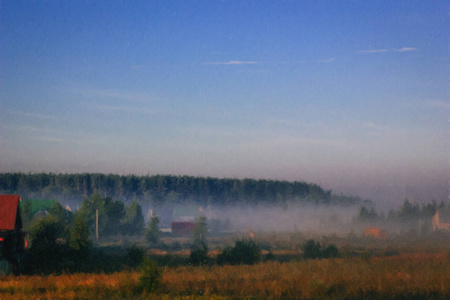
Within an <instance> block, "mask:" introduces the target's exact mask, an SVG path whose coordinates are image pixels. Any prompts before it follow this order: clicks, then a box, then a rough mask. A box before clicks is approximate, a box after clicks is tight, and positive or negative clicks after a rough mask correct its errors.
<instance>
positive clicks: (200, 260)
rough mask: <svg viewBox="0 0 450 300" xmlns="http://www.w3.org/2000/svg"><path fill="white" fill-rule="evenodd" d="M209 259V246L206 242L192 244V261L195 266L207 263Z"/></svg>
mask: <svg viewBox="0 0 450 300" xmlns="http://www.w3.org/2000/svg"><path fill="white" fill-rule="evenodd" d="M208 261H209V258H208V246H207V244H206V243H205V242H201V243H200V244H198V245H193V246H191V263H192V264H193V265H194V266H198V265H203V264H207V263H208Z"/></svg>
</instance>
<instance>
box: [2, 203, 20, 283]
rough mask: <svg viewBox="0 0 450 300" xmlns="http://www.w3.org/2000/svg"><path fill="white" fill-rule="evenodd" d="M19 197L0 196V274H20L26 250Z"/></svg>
mask: <svg viewBox="0 0 450 300" xmlns="http://www.w3.org/2000/svg"><path fill="white" fill-rule="evenodd" d="M19 203H20V198H19V196H18V195H0V261H1V269H0V272H2V271H3V273H10V272H11V271H12V272H13V273H14V274H18V272H19V263H20V257H21V254H22V252H23V248H24V233H23V232H22V219H21V217H20V209H19Z"/></svg>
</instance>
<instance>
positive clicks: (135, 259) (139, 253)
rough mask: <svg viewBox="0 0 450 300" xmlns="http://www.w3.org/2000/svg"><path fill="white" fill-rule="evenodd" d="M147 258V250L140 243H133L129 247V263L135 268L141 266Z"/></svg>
mask: <svg viewBox="0 0 450 300" xmlns="http://www.w3.org/2000/svg"><path fill="white" fill-rule="evenodd" d="M144 258H145V250H144V248H142V247H139V246H138V245H133V246H131V247H129V248H127V259H126V260H127V264H128V265H129V266H130V267H132V268H134V267H137V266H139V265H140V264H141V263H142V262H143V261H144Z"/></svg>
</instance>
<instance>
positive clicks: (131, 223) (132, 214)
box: [122, 200, 144, 235]
mask: <svg viewBox="0 0 450 300" xmlns="http://www.w3.org/2000/svg"><path fill="white" fill-rule="evenodd" d="M143 230H144V216H143V215H142V207H141V206H140V205H139V203H138V202H137V201H136V200H134V201H133V202H131V204H130V206H128V207H127V208H126V214H125V217H124V219H123V220H122V232H123V233H124V234H128V235H136V234H140V233H141V232H142V231H143Z"/></svg>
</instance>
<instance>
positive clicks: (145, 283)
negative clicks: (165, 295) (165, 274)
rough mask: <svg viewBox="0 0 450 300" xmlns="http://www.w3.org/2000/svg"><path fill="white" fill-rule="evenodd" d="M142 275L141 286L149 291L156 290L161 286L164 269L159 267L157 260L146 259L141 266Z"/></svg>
mask: <svg viewBox="0 0 450 300" xmlns="http://www.w3.org/2000/svg"><path fill="white" fill-rule="evenodd" d="M141 271H142V275H141V276H140V277H139V281H140V287H141V288H142V289H143V290H145V291H147V292H155V291H156V290H158V289H159V288H160V285H161V278H162V270H161V269H160V268H159V267H158V264H157V263H156V261H154V260H152V259H148V258H146V259H144V262H143V264H142V266H141Z"/></svg>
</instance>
